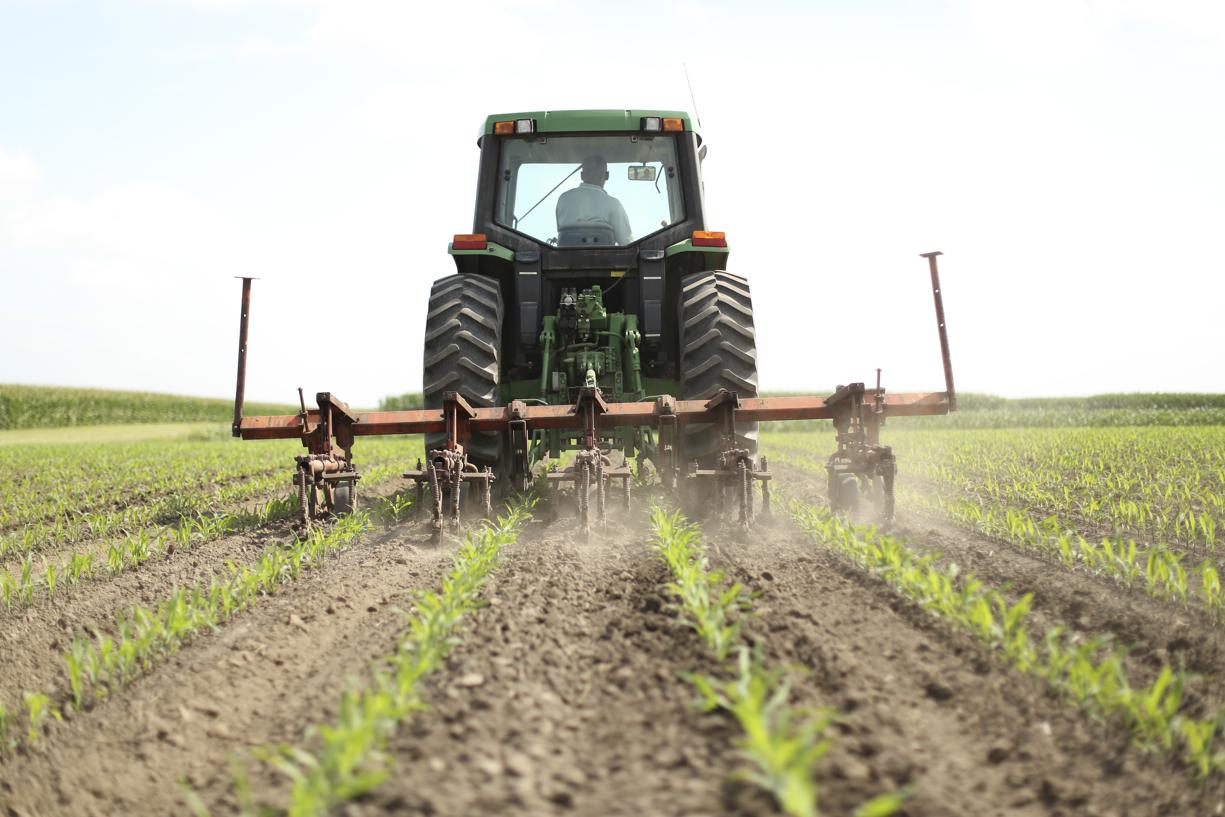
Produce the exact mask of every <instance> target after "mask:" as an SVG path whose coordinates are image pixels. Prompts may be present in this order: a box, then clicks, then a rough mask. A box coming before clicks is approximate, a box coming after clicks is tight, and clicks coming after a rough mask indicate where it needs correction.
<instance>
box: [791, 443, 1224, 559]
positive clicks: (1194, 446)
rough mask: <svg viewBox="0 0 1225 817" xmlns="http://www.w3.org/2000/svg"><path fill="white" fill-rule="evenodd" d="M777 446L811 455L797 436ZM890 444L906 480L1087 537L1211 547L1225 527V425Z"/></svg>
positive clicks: (1213, 546)
mask: <svg viewBox="0 0 1225 817" xmlns="http://www.w3.org/2000/svg"><path fill="white" fill-rule="evenodd" d="M771 442H772V445H773V444H774V443H777V445H778V447H779V448H780V449H783V450H788V451H791V452H793V453H796V454H800V453H805V446H804V444H803V442H804V441H803V440H801V439H797V438H795V437H788V436H785V435H784V436H777V437H775V438H774V440H772V441H771ZM890 442H891V443H892V444H893V447H894V450H895V451H896V452H897V454H898V457H899V460H900V462H901V464H902V467H903V468H904V469H905V473H917V475H918V476H919V477H920V478H922V479H923V480H924V481H926V482H929V483H931V484H932V485H933V487H936V488H938V489H940V490H941V491H942V492H944V493H948V492H953V493H956V494H957V495H959V496H964V497H966V498H968V499H972V500H974V501H977V502H979V503H980V504H983V505H1002V506H1006V507H1010V508H1017V509H1020V508H1024V509H1028V510H1031V511H1032V512H1034V513H1036V514H1039V515H1040V516H1042V517H1046V516H1052V515H1053V516H1058V517H1059V518H1060V519H1062V520H1063V521H1064V523H1065V526H1068V527H1076V528H1078V529H1081V530H1083V531H1085V532H1086V533H1089V532H1093V533H1104V534H1105V535H1119V534H1125V535H1130V536H1137V537H1141V538H1145V539H1149V540H1152V541H1166V542H1169V543H1185V544H1187V545H1194V546H1197V547H1205V548H1210V549H1211V548H1215V546H1216V543H1217V541H1218V537H1219V536H1220V535H1221V530H1222V525H1223V520H1225V427H1222V428H1146V429H1053V430H1032V429H1026V430H999V431H990V432H969V433H966V432H959V433H956V434H949V433H945V432H941V431H915V430H909V431H902V432H900V433H897V432H895V433H894V434H893V435H892V436H891V437H890ZM817 464H821V465H823V464H822V463H817V461H815V460H814V465H817Z"/></svg>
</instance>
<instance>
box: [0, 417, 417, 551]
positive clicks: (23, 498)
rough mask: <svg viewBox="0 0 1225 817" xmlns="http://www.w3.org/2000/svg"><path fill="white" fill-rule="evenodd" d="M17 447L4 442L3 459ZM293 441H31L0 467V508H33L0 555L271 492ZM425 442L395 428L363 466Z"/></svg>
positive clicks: (21, 511) (366, 448) (371, 446)
mask: <svg viewBox="0 0 1225 817" xmlns="http://www.w3.org/2000/svg"><path fill="white" fill-rule="evenodd" d="M11 450H13V449H6V448H0V460H2V459H3V458H4V457H5V456H6V455H7V454H8V453H9V452H10V451H11ZM294 450H295V449H294V448H292V447H286V446H282V445H277V444H273V445H271V446H267V447H265V446H263V445H250V444H240V443H236V442H233V441H226V442H215V441H214V442H206V443H177V444H170V445H166V444H164V443H151V444H148V445H145V446H140V447H137V448H135V449H133V448H131V447H128V446H118V445H88V444H87V445H82V444H60V445H54V446H40V447H35V448H33V449H28V450H25V451H26V453H25V455H24V456H23V457H21V458H19V459H18V460H16V461H14V462H13V463H12V464H11V468H12V469H13V470H12V471H4V470H0V474H5V475H6V476H4V477H0V481H3V483H4V484H3V495H4V496H5V500H4V502H3V503H0V513H5V512H9V513H10V514H15V516H14V517H13V518H17V517H18V516H20V517H23V518H26V521H25V522H23V523H22V525H21V527H20V528H18V529H16V530H10V531H8V532H7V533H4V534H0V558H4V557H6V556H9V555H10V554H16V555H18V556H24V555H25V554H27V553H31V552H37V551H39V550H41V549H45V548H47V547H50V546H54V545H65V544H72V543H75V542H81V541H85V540H91V539H98V538H101V537H104V536H108V535H111V534H114V533H116V532H124V533H131V532H133V529H135V528H140V527H160V526H163V525H167V524H175V523H177V522H178V521H179V520H180V519H182V518H184V517H195V516H197V515H199V514H201V513H206V512H208V511H209V510H212V509H213V508H215V507H216V506H217V505H218V504H229V503H237V502H243V501H246V500H249V499H251V498H254V497H260V496H267V495H268V494H270V493H273V492H274V491H276V489H277V488H279V487H281V486H283V485H286V484H288V481H289V473H290V470H291V466H292V462H293V460H292V453H293V451H294ZM418 450H419V443H418V441H417V440H416V439H414V440H412V441H411V442H409V443H408V444H406V443H405V441H404V440H402V439H393V438H383V439H378V440H371V441H369V442H366V441H363V445H362V450H361V451H360V452H359V453H360V454H361V455H362V457H363V459H362V461H361V465H362V471H363V473H365V474H368V473H369V472H370V466H371V465H373V466H374V467H375V468H378V467H380V466H383V465H386V464H390V463H393V462H394V463H397V464H398V465H403V464H405V463H406V462H409V461H411V459H412V457H413V456H414V455H415V454H416V453H417V451H418ZM26 473H34V474H39V475H41V476H40V477H39V479H40V480H43V481H44V483H45V484H40V485H39V486H31V485H28V484H26V485H22V484H20V483H21V481H22V480H23V479H24V477H22V476H20V475H21V474H26ZM133 475H135V476H133ZM129 477H130V478H131V481H130V482H127V484H126V486H125V487H124V488H123V489H121V490H118V491H115V489H114V487H113V486H112V485H111V480H114V481H115V482H117V483H120V484H123V483H125V480H127V479H128V478H129ZM368 482H369V478H368V477H366V484H368ZM108 492H111V493H112V494H113V495H112V496H111V497H110V499H108V500H107V501H106V502H98V501H97V499H96V497H97V496H98V495H102V494H107V493H108ZM91 508H92V510H90V509H91ZM14 509H16V510H14Z"/></svg>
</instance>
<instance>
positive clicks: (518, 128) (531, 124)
mask: <svg viewBox="0 0 1225 817" xmlns="http://www.w3.org/2000/svg"><path fill="white" fill-rule="evenodd" d="M535 131H536V120H534V119H516V120H515V133H534V132H535Z"/></svg>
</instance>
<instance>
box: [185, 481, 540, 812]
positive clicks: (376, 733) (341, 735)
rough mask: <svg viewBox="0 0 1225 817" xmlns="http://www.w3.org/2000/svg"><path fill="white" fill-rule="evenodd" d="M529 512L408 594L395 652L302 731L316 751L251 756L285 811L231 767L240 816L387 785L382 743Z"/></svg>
mask: <svg viewBox="0 0 1225 817" xmlns="http://www.w3.org/2000/svg"><path fill="white" fill-rule="evenodd" d="M530 508H531V504H530V503H529V504H521V505H517V506H515V507H512V508H511V509H509V510H508V512H507V513H506V514H505V515H503V516H499V517H498V518H497V519H495V520H492V521H489V522H486V523H485V524H483V525H482V526H481V527H480V528H478V529H477V530H475V531H473V532H471V533H469V534H468V535H467V537H466V539H465V541H464V543H463V545H461V546H460V547H459V549H458V550H457V551H456V553H455V556H454V567H453V568H452V570H451V572H450V573H449V574H448V575H447V576H446V577H445V578H444V579H443V581H442V586H441V588H440V589H439V591H438V592H433V591H421V592H418V593H416V594H415V596H414V599H413V608H412V610H411V612H408V613H405V624H406V627H405V630H404V632H403V634H402V635H401V636H400V639H399V643H398V644H397V647H396V651H395V652H394V653H393V654H392V655H389V656H387V657H385V658H383V659H381V660H379V661H378V662H376V663H375V665H374V666H373V668H372V677H371V681H370V683H369V685H368V686H366V687H364V688H362V689H349V690H346V691H345V693H344V694H343V695H342V696H341V699H340V705H339V708H338V713H337V716H336V720H335V721H334V722H333V723H332V724H330V725H318V726H314V727H311V728H310V729H308V732H307V740H308V741H309V742H311V743H314V744H317V745H316V746H315V748H312V749H307V748H303V747H299V746H291V745H280V746H275V747H265V748H262V749H257V750H255V751H254V752H253V754H254V755H255V756H256V757H257V758H259V759H262V760H264V761H265V762H267V763H268V764H270V765H271V766H272V767H273V768H275V769H276V770H278V771H280V772H281V773H283V774H284V775H285V776H286V777H287V778H288V779H289V780H290V782H291V793H290V796H289V803H288V805H287V807H286V808H284V809H283V810H275V811H270V810H269V809H268V808H267V807H265V806H263V805H258V804H256V802H255V801H254V799H253V798H252V797H251V795H250V786H249V784H248V781H247V774H246V770H245V769H244V768H243V767H242V766H241V765H236V766H235V779H234V791H235V793H236V794H237V796H238V799H239V802H240V811H241V813H242V814H243V815H256V814H267V813H278V814H280V813H285V814H288V815H290V817H313V816H314V815H324V814H327V813H329V810H330V809H331V808H332V807H333V806H335V805H337V804H340V803H343V802H345V801H348V800H352V799H354V798H356V797H359V796H361V795H362V794H365V793H367V792H369V791H370V790H372V789H373V788H375V787H376V786H377V785H378V784H379V783H381V782H382V781H383V780H385V779H386V778H387V776H388V774H389V773H390V769H391V764H392V762H393V760H392V758H391V756H389V755H388V754H387V753H386V752H385V751H384V750H385V748H386V745H387V740H388V739H389V738H390V737H391V736H392V735H393V734H394V733H395V731H396V729H397V728H398V727H399V726H400V724H401V723H402V722H403V721H404V720H405V719H406V718H408V717H409V715H411V714H412V713H413V712H415V711H417V710H418V709H420V708H421V707H422V705H423V704H422V701H421V697H420V691H419V689H418V686H419V684H420V682H421V680H422V679H423V678H424V677H425V676H426V675H428V674H429V673H430V672H432V671H433V670H435V669H436V668H437V667H438V666H440V665H441V664H442V662H443V660H444V659H445V658H446V656H447V654H448V653H449V652H450V651H451V649H452V647H454V646H455V645H456V644H457V643H458V641H457V639H456V638H455V636H454V635H453V633H454V631H455V629H456V628H457V627H458V626H459V623H460V621H461V620H462V619H463V618H464V616H466V615H468V614H469V613H471V612H472V611H473V610H475V609H476V608H477V607H478V606H480V591H481V588H482V587H483V586H484V584H485V580H486V579H487V578H488V576H489V574H490V573H491V572H493V570H494V568H495V567H496V566H497V565H498V562H499V560H500V557H501V552H502V550H503V548H505V547H507V546H508V545H511V544H513V543H514V542H515V540H516V539H517V538H518V536H519V531H520V530H521V529H522V527H523V525H524V524H525V523H526V522H527V520H528V519H529V518H530ZM186 795H187V799H188V802H189V804H190V806H191V808H192V810H193V811H194V812H195V813H196V814H197V815H204V814H207V813H208V811H207V808H206V807H205V805H204V803H203V802H202V801H201V800H200V798H199V797H198V796H197V795H196V794H195V793H194V792H191V791H188V792H186Z"/></svg>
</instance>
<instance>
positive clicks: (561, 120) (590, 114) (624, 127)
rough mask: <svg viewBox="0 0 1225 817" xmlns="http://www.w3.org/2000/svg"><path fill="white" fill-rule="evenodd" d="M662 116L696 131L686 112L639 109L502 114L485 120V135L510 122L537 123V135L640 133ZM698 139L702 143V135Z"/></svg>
mask: <svg viewBox="0 0 1225 817" xmlns="http://www.w3.org/2000/svg"><path fill="white" fill-rule="evenodd" d="M644 116H658V117H669V118H673V119H681V120H683V121H684V129H685V130H687V131H691V130H694V127H693V120H692V118H691V117H690V116H689V114H687V113H685V112H684V111H660V110H653V109H652V110H647V109H644V108H638V109H635V110H603V111H521V112H519V113H499V114H493V115H492V116H488V117H486V118H485V127H484V129H483V130H482V131H481V135H482V136H485V135H488V134H492V133H493V124H494V123H495V122H505V121H506V120H508V119H533V120H535V122H536V126H535V132H536V133H573V132H575V131H640V130H642V117H644ZM698 139H699V140H700V139H701V136H700V135H699V137H698Z"/></svg>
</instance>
